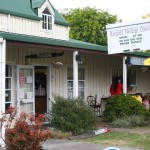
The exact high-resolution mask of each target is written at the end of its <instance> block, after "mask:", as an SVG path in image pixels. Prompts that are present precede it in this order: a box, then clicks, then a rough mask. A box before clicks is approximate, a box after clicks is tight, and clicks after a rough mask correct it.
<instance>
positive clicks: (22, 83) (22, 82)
mask: <svg viewBox="0 0 150 150" xmlns="http://www.w3.org/2000/svg"><path fill="white" fill-rule="evenodd" d="M19 79H20V85H21V86H23V85H24V80H25V77H24V72H22V71H21V72H20V75H19Z"/></svg>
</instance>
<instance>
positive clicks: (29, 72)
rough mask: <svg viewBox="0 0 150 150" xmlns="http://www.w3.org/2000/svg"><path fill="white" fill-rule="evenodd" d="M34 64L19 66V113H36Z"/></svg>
mask: <svg viewBox="0 0 150 150" xmlns="http://www.w3.org/2000/svg"><path fill="white" fill-rule="evenodd" d="M34 95H35V94H34V66H29V65H18V66H17V106H18V108H19V113H21V112H26V113H28V114H34V113H35V107H34V105H35V104H34V102H35V97H34Z"/></svg>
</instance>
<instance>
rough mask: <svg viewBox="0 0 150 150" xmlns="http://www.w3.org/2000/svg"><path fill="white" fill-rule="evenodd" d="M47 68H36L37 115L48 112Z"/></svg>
mask: <svg viewBox="0 0 150 150" xmlns="http://www.w3.org/2000/svg"><path fill="white" fill-rule="evenodd" d="M47 68H48V67H47V66H35V68H34V69H35V113H36V114H45V113H46V112H47V91H48V90H47V76H48V69H47Z"/></svg>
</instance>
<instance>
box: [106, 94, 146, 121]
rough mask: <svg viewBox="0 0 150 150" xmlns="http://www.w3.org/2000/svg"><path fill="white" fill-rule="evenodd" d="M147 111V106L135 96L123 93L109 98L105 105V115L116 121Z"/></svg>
mask: <svg viewBox="0 0 150 150" xmlns="http://www.w3.org/2000/svg"><path fill="white" fill-rule="evenodd" d="M146 112H147V110H146V108H145V107H144V106H143V105H142V104H141V103H140V102H139V101H138V100H136V99H135V98H134V97H132V96H130V95H126V94H121V95H116V96H112V97H110V98H109V100H108V101H107V103H106V106H105V111H104V116H105V117H106V118H107V120H108V121H114V120H116V119H117V118H125V117H128V116H133V115H144V114H145V113H146Z"/></svg>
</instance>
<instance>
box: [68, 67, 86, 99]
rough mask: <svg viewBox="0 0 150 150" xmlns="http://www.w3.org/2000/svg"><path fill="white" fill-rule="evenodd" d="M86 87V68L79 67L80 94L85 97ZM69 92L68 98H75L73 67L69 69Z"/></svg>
mask: <svg viewBox="0 0 150 150" xmlns="http://www.w3.org/2000/svg"><path fill="white" fill-rule="evenodd" d="M84 89H85V70H84V68H79V70H78V91H79V93H78V95H79V96H81V97H82V98H84ZM67 94H68V98H69V99H72V98H73V69H72V68H68V69H67Z"/></svg>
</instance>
